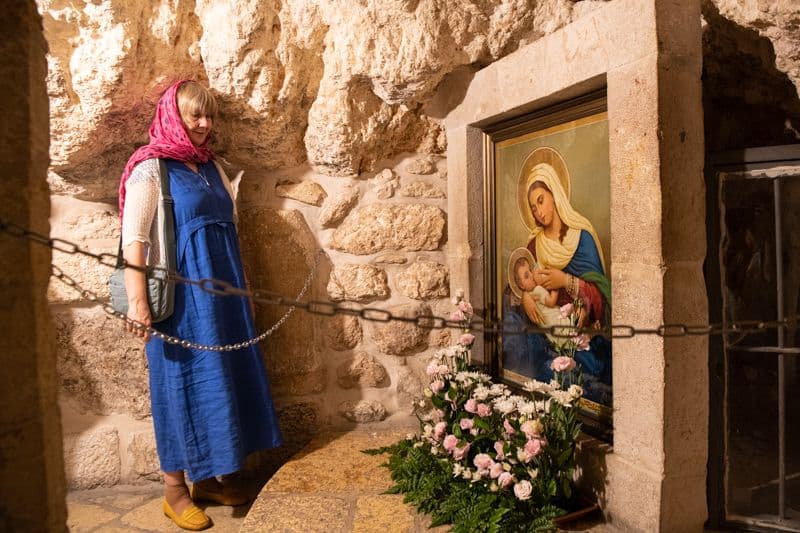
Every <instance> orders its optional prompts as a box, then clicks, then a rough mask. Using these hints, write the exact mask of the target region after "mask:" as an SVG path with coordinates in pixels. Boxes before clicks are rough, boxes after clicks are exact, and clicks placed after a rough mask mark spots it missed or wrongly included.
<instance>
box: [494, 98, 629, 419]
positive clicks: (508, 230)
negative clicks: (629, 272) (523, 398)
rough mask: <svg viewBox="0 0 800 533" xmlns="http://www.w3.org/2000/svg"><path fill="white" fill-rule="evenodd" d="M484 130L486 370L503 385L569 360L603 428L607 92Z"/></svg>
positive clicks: (591, 414) (607, 308)
mask: <svg viewBox="0 0 800 533" xmlns="http://www.w3.org/2000/svg"><path fill="white" fill-rule="evenodd" d="M484 133H485V134H486V139H487V142H486V145H485V160H486V162H487V165H486V166H485V168H486V186H485V196H486V202H485V205H486V211H485V212H486V217H487V219H486V221H485V223H486V227H487V229H488V231H487V232H486V237H487V238H486V247H487V248H486V254H485V257H487V262H488V264H487V268H486V272H487V279H486V280H485V281H486V283H485V285H484V286H485V287H486V290H487V294H486V295H485V296H486V302H487V303H488V305H487V310H488V311H489V312H490V313H491V314H492V315H493V316H492V318H493V319H495V320H497V321H499V322H500V323H501V324H502V326H503V334H502V335H500V336H498V338H497V339H496V341H495V342H492V343H490V345H489V347H488V348H489V352H490V354H491V355H492V357H493V360H494V365H493V367H494V368H495V369H496V371H497V373H498V374H499V376H500V377H501V378H503V379H504V380H505V381H508V382H511V383H516V384H519V385H521V384H523V383H525V382H527V381H529V380H531V379H535V380H537V381H541V382H545V383H547V382H550V380H551V379H553V376H554V374H553V369H552V366H551V365H552V362H553V360H554V359H555V358H556V357H559V356H564V355H566V356H569V357H571V358H573V360H574V361H575V363H576V365H577V366H578V367H579V368H580V370H581V375H582V379H583V383H582V386H583V389H584V397H583V399H582V400H581V409H582V414H584V415H585V417H586V418H589V419H591V420H592V421H593V422H594V423H595V424H596V425H598V427H603V426H605V427H607V428H610V422H611V409H612V404H613V402H612V399H613V395H612V381H611V376H612V372H611V370H612V349H611V340H610V338H609V336H608V332H609V331H610V327H611V305H612V302H611V282H610V271H609V266H610V265H609V257H610V254H609V252H610V246H609V245H610V168H609V158H608V115H607V112H606V101H605V96H604V95H603V94H599V95H598V94H594V95H590V96H587V97H584V98H581V99H577V100H574V101H571V102H567V103H566V104H562V105H559V106H557V107H554V108H550V109H546V110H543V111H539V112H536V113H532V114H530V115H526V116H525V117H519V118H517V119H514V120H511V121H506V122H504V123H502V124H497V125H495V126H492V127H490V128H487V129H486V130H484ZM578 328H579V329H578ZM578 333H580V334H578ZM603 333H605V335H604V334H603Z"/></svg>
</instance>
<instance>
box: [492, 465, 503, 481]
mask: <svg viewBox="0 0 800 533" xmlns="http://www.w3.org/2000/svg"><path fill="white" fill-rule="evenodd" d="M503 472H505V470H503V465H502V464H501V463H494V464H493V465H492V466H491V467H490V468H489V477H491V478H492V479H497V478H498V477H500V474H502V473H503Z"/></svg>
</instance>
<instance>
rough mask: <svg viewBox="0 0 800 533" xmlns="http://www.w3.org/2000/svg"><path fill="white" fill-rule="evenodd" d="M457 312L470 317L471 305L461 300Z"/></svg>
mask: <svg viewBox="0 0 800 533" xmlns="http://www.w3.org/2000/svg"><path fill="white" fill-rule="evenodd" d="M458 310H459V311H461V312H462V313H464V314H465V315H471V314H472V313H473V311H472V304H471V303H469V302H467V301H466V300H461V301H460V302H458Z"/></svg>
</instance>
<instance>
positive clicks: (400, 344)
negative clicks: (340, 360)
mask: <svg viewBox="0 0 800 533" xmlns="http://www.w3.org/2000/svg"><path fill="white" fill-rule="evenodd" d="M388 311H389V312H390V313H392V315H395V316H403V317H413V318H416V317H419V316H430V315H431V310H430V307H428V306H427V305H425V304H404V305H398V306H394V307H390V308H389V309H388ZM370 332H371V337H372V340H374V341H375V343H376V344H377V345H378V348H379V349H380V351H381V352H382V353H386V354H392V355H408V354H409V353H412V352H415V351H420V350H424V349H425V348H426V347H427V345H428V333H429V330H428V329H426V328H422V327H420V326H418V325H416V324H414V323H411V322H401V321H397V320H391V321H389V322H370Z"/></svg>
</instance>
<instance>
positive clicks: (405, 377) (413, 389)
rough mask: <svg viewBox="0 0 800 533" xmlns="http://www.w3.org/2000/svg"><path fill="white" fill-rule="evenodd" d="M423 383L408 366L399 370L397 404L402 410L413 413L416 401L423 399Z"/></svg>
mask: <svg viewBox="0 0 800 533" xmlns="http://www.w3.org/2000/svg"><path fill="white" fill-rule="evenodd" d="M422 391H423V385H422V381H421V380H420V378H419V377H418V376H417V375H416V374H415V373H414V371H413V370H411V369H410V368H408V367H405V366H404V367H400V369H399V370H398V372H397V404H398V408H399V409H400V410H401V411H404V412H408V413H413V412H414V403H415V402H417V401H419V400H420V399H422V397H423V396H422Z"/></svg>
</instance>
